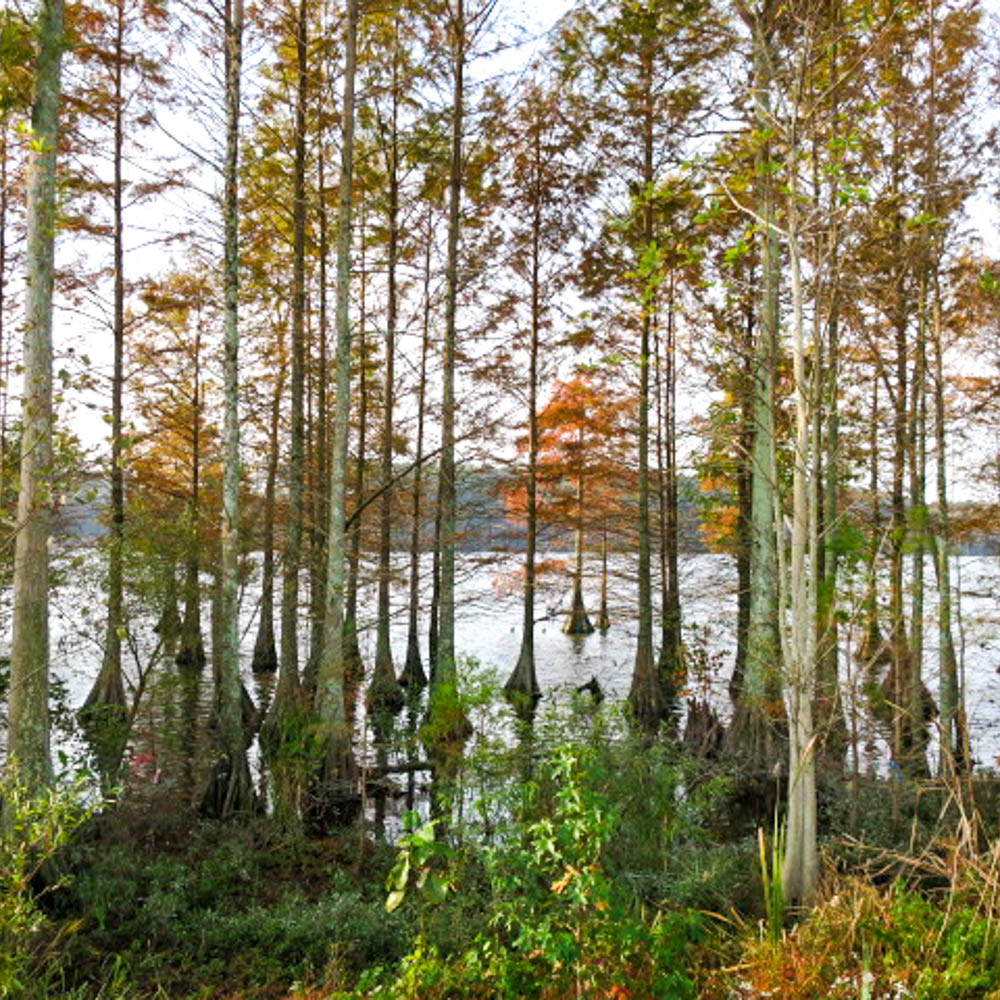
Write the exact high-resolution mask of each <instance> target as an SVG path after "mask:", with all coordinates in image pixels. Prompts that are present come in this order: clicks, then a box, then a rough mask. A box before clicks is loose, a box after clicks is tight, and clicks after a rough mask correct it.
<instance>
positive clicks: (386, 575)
mask: <svg viewBox="0 0 1000 1000" xmlns="http://www.w3.org/2000/svg"><path fill="white" fill-rule="evenodd" d="M393 31H394V36H393V54H392V115H391V121H390V125H389V129H390V133H389V146H388V150H387V155H388V161H389V162H388V164H387V166H388V175H389V176H388V181H389V205H388V218H387V220H386V221H387V223H388V228H389V245H388V256H387V260H386V271H387V283H388V289H387V296H388V300H387V302H386V331H385V390H384V399H383V411H382V470H381V479H382V483H381V490H382V497H381V500H380V502H379V544H378V611H377V621H376V639H375V667H374V670H373V672H372V682H371V686H370V687H369V688H368V707H369V711H370V712H371V714H372V719H373V722H374V725H375V732H376V738H377V739H378V740H379V742H383V741H384V740H385V739H386V738H387V736H388V730H389V728H390V727H391V725H392V718H393V716H395V715H396V714H397V713H398V712H399V711H400V710H401V709H402V708H403V703H404V699H403V690H402V688H401V687H400V685H399V682H398V681H397V679H396V670H395V667H394V665H393V662H392V643H391V640H390V635H389V626H390V624H391V612H392V608H391V606H390V601H389V598H390V584H391V576H392V501H393V495H394V491H393V488H392V454H393V448H392V443H393V408H394V406H395V380H396V322H397V314H398V292H397V288H396V271H397V266H398V263H399V137H398V134H397V119H398V104H399V53H398V43H399V22H398V20H397V21H396V22H395V25H394V28H393Z"/></svg>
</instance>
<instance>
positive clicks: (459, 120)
mask: <svg viewBox="0 0 1000 1000" xmlns="http://www.w3.org/2000/svg"><path fill="white" fill-rule="evenodd" d="M451 21H452V24H451V27H452V30H453V33H454V37H453V39H452V46H453V53H452V73H453V77H454V79H453V83H454V90H453V93H452V122H451V168H450V171H449V182H448V260H447V264H446V273H445V282H446V293H445V320H444V322H445V332H444V366H443V372H442V400H441V465H440V482H439V485H438V493H439V495H440V502H441V602H440V612H439V614H440V622H439V629H440V632H439V635H438V648H437V663H436V669H435V671H434V675H433V677H432V680H431V686H432V694H433V690H434V689H437V688H441V689H444V688H454V686H455V683H456V679H457V674H456V663H455V532H456V510H455V351H456V346H457V345H456V319H457V315H456V314H457V308H458V283H459V276H458V243H459V229H460V226H461V202H462V179H463V171H462V133H463V129H464V114H465V28H466V25H465V0H455V13H454V16H453V17H452V18H451Z"/></svg>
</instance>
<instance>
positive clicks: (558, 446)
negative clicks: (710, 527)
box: [505, 369, 635, 635]
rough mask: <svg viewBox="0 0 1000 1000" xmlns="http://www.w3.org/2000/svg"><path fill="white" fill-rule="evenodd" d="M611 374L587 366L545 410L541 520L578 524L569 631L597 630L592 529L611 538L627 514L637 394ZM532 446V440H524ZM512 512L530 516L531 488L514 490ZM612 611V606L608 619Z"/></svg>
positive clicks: (556, 525)
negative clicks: (591, 599)
mask: <svg viewBox="0 0 1000 1000" xmlns="http://www.w3.org/2000/svg"><path fill="white" fill-rule="evenodd" d="M610 381H611V380H610V378H609V377H608V373H606V372H601V371H600V370H597V369H588V370H581V371H579V372H577V374H576V375H574V376H573V377H572V378H570V379H569V380H567V381H559V382H557V383H556V385H555V390H554V392H553V394H552V398H551V399H550V400H549V403H548V405H547V406H545V408H544V409H542V410H541V411H540V412H539V414H538V463H537V477H538V489H537V498H536V504H537V516H538V520H539V522H540V524H542V525H545V526H548V527H549V528H550V529H556V530H560V529H562V530H572V532H573V535H574V561H573V570H572V581H573V582H572V587H573V594H572V601H571V605H570V610H569V612H568V613H567V615H566V620H565V622H564V623H563V631H564V632H565V633H566V634H567V635H587V634H589V633H590V632H593V631H594V626H593V624H592V623H591V620H590V616H589V614H588V613H587V609H586V604H585V603H584V599H583V552H584V548H585V545H586V541H587V536H588V535H591V536H593V535H596V534H598V533H599V534H600V535H601V537H602V539H606V538H607V532H608V529H609V527H611V526H616V527H617V523H618V522H621V520H622V515H623V514H624V513H625V506H626V498H627V495H628V494H627V486H628V479H629V477H630V475H631V473H630V470H629V468H628V462H627V453H626V446H625V442H626V440H627V437H628V433H627V430H628V426H629V424H630V422H631V420H632V418H633V416H634V414H633V411H634V409H635V400H634V399H632V398H630V397H623V396H622V395H621V394H620V393H616V392H613V391H611V386H610ZM518 444H519V447H522V448H524V447H526V446H527V441H526V440H524V441H520V442H518ZM505 504H506V508H507V512H508V514H509V515H510V516H512V517H515V518H517V519H523V518H524V517H525V514H526V491H525V488H524V485H523V484H518V485H517V486H516V487H515V488H513V489H511V490H509V491H508V493H507V495H506V498H505ZM606 616H607V613H606V609H604V615H603V617H605V618H606Z"/></svg>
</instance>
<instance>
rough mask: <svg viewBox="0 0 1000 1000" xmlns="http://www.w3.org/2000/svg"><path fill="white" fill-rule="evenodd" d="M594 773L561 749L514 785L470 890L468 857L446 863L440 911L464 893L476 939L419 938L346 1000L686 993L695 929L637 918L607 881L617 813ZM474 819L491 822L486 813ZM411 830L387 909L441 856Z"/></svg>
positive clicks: (428, 834) (631, 902) (686, 923)
mask: <svg viewBox="0 0 1000 1000" xmlns="http://www.w3.org/2000/svg"><path fill="white" fill-rule="evenodd" d="M598 769H599V765H598V762H597V758H596V755H595V753H594V751H593V750H592V749H590V748H589V747H587V746H573V745H568V744H564V745H562V746H559V747H557V748H555V749H554V750H553V751H552V752H551V754H550V755H549V756H548V758H547V759H546V760H545V762H544V763H543V764H542V766H541V767H540V768H539V771H538V777H537V779H529V780H526V781H523V782H522V783H520V784H519V785H517V786H514V788H513V791H512V793H511V796H510V797H508V798H507V799H506V800H505V802H506V806H505V808H506V809H507V810H508V812H507V821H506V822H505V823H504V824H503V825H502V827H500V828H499V829H495V830H494V831H493V836H492V837H491V838H490V839H488V840H487V841H486V842H485V843H483V844H482V845H481V846H480V847H479V848H478V849H477V850H476V851H475V852H473V853H474V854H475V856H476V859H477V861H478V863H479V864H480V865H481V869H480V871H481V876H482V881H481V884H478V885H477V884H476V872H477V867H476V864H475V863H471V862H470V858H469V855H468V854H466V855H464V856H463V855H461V854H459V853H453V854H452V856H451V866H450V873H451V874H450V877H449V878H448V882H450V883H453V884H454V887H455V893H454V895H449V897H448V899H449V906H446V907H442V908H441V910H447V909H449V908H450V906H453V905H458V904H460V903H461V901H462V900H463V898H464V897H466V896H468V895H470V894H471V895H472V896H473V898H474V900H475V901H476V903H477V904H478V905H479V906H480V908H481V913H482V916H483V918H484V920H483V925H482V929H481V930H480V933H479V935H478V937H477V939H476V941H475V942H474V943H473V944H472V945H471V947H470V946H467V947H464V948H462V949H461V950H458V951H454V952H452V953H451V954H448V953H445V952H443V951H442V950H441V948H440V947H439V946H437V945H436V944H435V943H434V942H432V941H430V939H429V937H430V936H429V935H425V934H424V933H423V932H421V934H420V935H419V936H418V939H417V942H416V946H415V947H414V949H413V950H412V951H411V953H410V954H409V955H408V956H407V958H406V959H405V960H404V961H403V962H402V963H401V965H400V966H399V967H398V968H397V969H395V970H391V971H387V970H380V972H379V975H378V976H377V977H376V978H375V979H372V980H365V981H364V982H362V983H361V984H359V994H355V995H362V996H391V997H398V998H410V997H421V998H424V997H438V996H440V997H445V996H447V997H470V998H472V997H504V998H507V997H510V998H515V997H550V996H551V997H556V996H559V997H562V996H567V995H587V996H624V995H626V994H625V993H622V992H618V991H620V990H621V989H623V988H624V986H625V984H626V983H627V984H628V990H629V993H628V994H627V995H629V996H635V997H639V996H648V997H671V998H683V997H688V996H693V995H694V993H693V987H692V985H691V982H690V979H689V978H688V976H687V974H686V973H685V971H684V970H685V967H686V954H685V953H686V949H687V947H688V945H689V943H690V942H691V941H692V940H693V939H694V938H696V937H697V935H698V933H699V926H700V922H699V920H698V919H696V918H693V917H691V916H688V915H685V914H673V913H667V912H660V913H655V914H654V915H653V916H652V918H651V919H648V920H646V919H643V915H642V912H641V908H640V907H638V906H637V905H636V900H635V897H634V895H633V894H632V893H631V892H630V891H629V890H628V888H627V887H625V886H623V885H622V884H621V883H619V882H618V881H616V880H615V878H614V877H613V875H612V873H611V871H610V870H609V869H608V867H607V865H606V862H605V857H604V851H605V848H606V846H607V845H608V843H609V841H610V838H611V837H612V835H613V833H614V831H615V829H616V827H617V825H618V817H617V810H616V808H615V806H614V805H613V803H612V800H611V799H610V797H608V796H607V795H605V794H604V793H603V792H602V791H601V790H599V788H598V787H597V786H596V785H595V783H594V781H593V778H594V773H595V771H596V770H598ZM483 813H484V814H491V815H495V811H494V810H493V809H490V808H488V807H485V806H484V807H483ZM413 826H414V824H412V823H411V832H409V833H408V834H407V835H406V836H405V837H404V838H403V840H402V841H401V845H402V847H401V851H400V854H399V855H398V857H397V860H396V864H395V865H394V867H393V869H392V871H391V872H390V875H389V878H388V880H387V889H388V892H389V901H388V903H387V907H388V906H393V907H395V906H398V905H399V904H400V903H401V902H402V898H403V894H404V893H405V891H406V886H407V884H408V882H409V880H410V879H412V878H413V876H414V874H415V873H416V874H417V875H418V879H419V878H420V877H421V876H422V877H424V878H425V880H426V879H429V878H430V874H429V873H431V869H430V862H431V859H432V857H440V855H439V854H438V853H437V852H438V851H439V845H437V843H436V841H435V840H434V839H433V827H431V826H430V825H429V824H426V825H425V826H423V827H419V828H416V829H413V828H412V827H413ZM424 873H428V874H424ZM418 884H419V881H418ZM426 884H427V882H426V881H425V885H426ZM429 901H438V902H443V901H444V899H443V895H441V894H436V896H435V900H429Z"/></svg>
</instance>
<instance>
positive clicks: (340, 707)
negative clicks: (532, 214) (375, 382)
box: [315, 0, 359, 822]
mask: <svg viewBox="0 0 1000 1000" xmlns="http://www.w3.org/2000/svg"><path fill="white" fill-rule="evenodd" d="M358 17H359V13H358V0H347V45H346V59H345V66H344V105H343V115H342V119H341V120H342V129H343V134H342V138H341V168H340V206H339V210H338V213H337V313H336V328H337V352H336V372H337V385H336V397H335V403H334V406H335V409H334V424H333V454H332V455H331V459H330V531H329V536H328V539H327V551H328V556H329V565H328V568H327V605H326V616H325V617H326V624H325V629H324V631H325V636H324V641H323V655H322V656H321V657H320V661H319V668H318V671H317V677H316V698H315V706H316V714H317V723H318V733H317V736H318V738H319V740H320V750H321V758H320V773H319V781H318V789H317V791H318V803H317V814H318V816H319V818H320V819H321V821H323V822H330V821H335V820H338V819H344V818H346V816H345V815H344V809H343V803H345V802H347V803H350V802H353V787H352V779H353V770H354V767H353V759H352V756H351V738H350V730H349V729H348V725H347V714H346V712H345V706H344V583H345V573H344V571H345V563H346V551H345V544H344V543H345V536H344V524H345V520H346V516H345V513H346V512H345V500H346V497H345V492H344V482H345V478H346V472H347V432H348V424H349V417H350V405H351V325H350V314H349V306H350V284H351V210H352V207H353V206H352V200H353V199H352V193H353V177H354V81H355V75H356V70H357V43H358ZM350 812H353V810H350Z"/></svg>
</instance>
